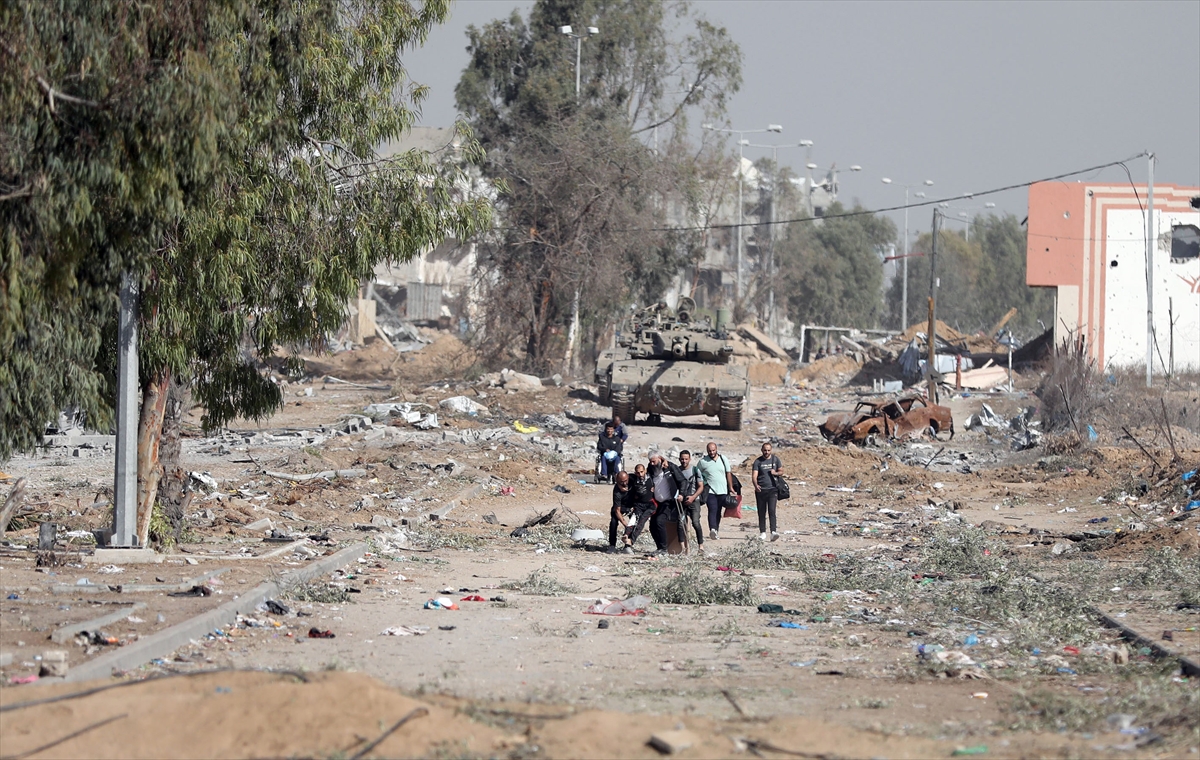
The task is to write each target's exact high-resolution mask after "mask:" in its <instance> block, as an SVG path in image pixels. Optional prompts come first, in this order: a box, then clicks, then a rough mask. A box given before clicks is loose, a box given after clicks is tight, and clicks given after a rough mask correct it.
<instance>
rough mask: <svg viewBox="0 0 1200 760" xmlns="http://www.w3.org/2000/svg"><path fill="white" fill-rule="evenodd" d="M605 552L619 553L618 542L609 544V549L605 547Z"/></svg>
mask: <svg viewBox="0 0 1200 760" xmlns="http://www.w3.org/2000/svg"><path fill="white" fill-rule="evenodd" d="M604 553H605V554H616V553H617V546H616V544H613V545H612V546H609V547H608V548H607V549H605V550H604Z"/></svg>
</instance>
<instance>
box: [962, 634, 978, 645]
mask: <svg viewBox="0 0 1200 760" xmlns="http://www.w3.org/2000/svg"><path fill="white" fill-rule="evenodd" d="M978 643H979V637H978V636H976V635H975V634H973V633H969V634H967V637H966V638H965V639H963V646H965V647H973V646H975V645H976V644H978Z"/></svg>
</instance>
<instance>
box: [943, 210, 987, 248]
mask: <svg viewBox="0 0 1200 760" xmlns="http://www.w3.org/2000/svg"><path fill="white" fill-rule="evenodd" d="M938 207H939V208H947V209H948V208H950V204H949V203H939V204H938ZM993 208H996V204H995V203H991V202H988V203H985V204H983V205H982V206H966V207H963V206H957V207H955V210H956V211H958V216H959V218H958V219H953V217H949V216H943V217H942V218H943V219H953V221H956V222H962V223H963V224H965V225H966V232H965V233H964V235H965V237H966V241H967V242H968V243H969V242H971V225H972V224H973V222H972V220H971V218H970V214H968V213H967V211H982V210H984V209H993Z"/></svg>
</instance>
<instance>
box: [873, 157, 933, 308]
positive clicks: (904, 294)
mask: <svg viewBox="0 0 1200 760" xmlns="http://www.w3.org/2000/svg"><path fill="white" fill-rule="evenodd" d="M883 184H885V185H890V184H892V180H891V178H890V177H884V178H883ZM923 184H924V185H925V186H926V187H929V186H932V185H933V180H931V179H927V180H925V182H924V183H923ZM896 185H897V186H898V187H902V188H904V257H903V258H901V259H900V261H901V262H902V264H901V266H900V269H901V273H900V276H901V278H902V279H901V283H900V329H901V330H904V329H907V328H908V191H909V190H910V189H911V188H913V187H914V185H901V184H899V183H896ZM916 196H917V197H918V198H924V197H925V193H922V192H918V193H916Z"/></svg>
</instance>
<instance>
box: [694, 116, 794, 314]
mask: <svg viewBox="0 0 1200 760" xmlns="http://www.w3.org/2000/svg"><path fill="white" fill-rule="evenodd" d="M700 128H701V129H707V130H709V131H711V132H728V133H730V134H735V135H737V136H738V224H737V285H736V288H737V289H736V292H737V297H738V300H739V301H741V298H742V294H743V291H742V212H743V210H744V209H743V208H742V175H743V172H742V162H743V161H745V160H746V151H745V148H746V146H747V145H749V144H750V141H749V140H746V139H745V138H743V137H742V135H749V134H756V133H760V132H782V131H783V127H782V126H781V125H779V124H768V125H767V128H766V129H723V128H720V127H714V126H713V125H712V124H701V125H700Z"/></svg>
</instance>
